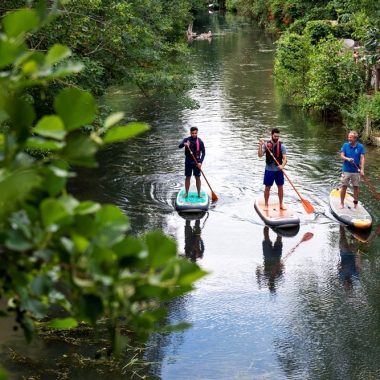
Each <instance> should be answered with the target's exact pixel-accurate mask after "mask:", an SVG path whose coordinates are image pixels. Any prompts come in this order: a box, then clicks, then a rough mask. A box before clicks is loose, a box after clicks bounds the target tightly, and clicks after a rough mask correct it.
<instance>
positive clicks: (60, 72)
mask: <svg viewBox="0 0 380 380" xmlns="http://www.w3.org/2000/svg"><path fill="white" fill-rule="evenodd" d="M83 68H84V65H83V64H82V63H80V62H65V63H62V64H60V65H59V66H58V67H57V68H56V69H55V70H54V71H53V72H51V73H47V75H41V76H42V77H45V76H46V79H58V78H64V77H67V76H68V75H72V74H76V73H79V72H80V71H82V70H83Z"/></svg>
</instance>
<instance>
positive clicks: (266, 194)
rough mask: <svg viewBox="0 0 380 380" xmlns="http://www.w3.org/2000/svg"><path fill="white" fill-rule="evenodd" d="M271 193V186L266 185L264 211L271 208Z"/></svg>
mask: <svg viewBox="0 0 380 380" xmlns="http://www.w3.org/2000/svg"><path fill="white" fill-rule="evenodd" d="M269 193H270V186H265V189H264V205H265V206H264V209H263V210H264V211H268V208H269V205H268V203H269Z"/></svg>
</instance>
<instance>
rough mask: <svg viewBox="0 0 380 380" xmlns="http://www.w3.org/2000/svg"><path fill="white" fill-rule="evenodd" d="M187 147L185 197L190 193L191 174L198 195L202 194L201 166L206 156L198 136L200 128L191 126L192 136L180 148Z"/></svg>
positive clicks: (184, 140) (185, 139)
mask: <svg viewBox="0 0 380 380" xmlns="http://www.w3.org/2000/svg"><path fill="white" fill-rule="evenodd" d="M184 147H185V177H186V178H185V192H186V194H185V197H187V196H188V194H189V188H190V180H191V175H192V174H193V175H194V177H195V183H196V186H197V191H198V196H199V197H200V196H201V170H200V169H201V167H202V163H203V160H204V158H205V156H206V149H205V146H204V144H203V141H202V140H201V139H200V138H199V137H198V128H197V127H191V128H190V136H189V137H185V138H184V139H183V140H182V142H181V144H179V145H178V148H180V149H181V148H184Z"/></svg>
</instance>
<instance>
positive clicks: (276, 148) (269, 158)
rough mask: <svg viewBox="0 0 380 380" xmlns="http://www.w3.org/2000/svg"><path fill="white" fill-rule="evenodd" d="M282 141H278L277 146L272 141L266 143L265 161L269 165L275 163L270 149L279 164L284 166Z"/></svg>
mask: <svg viewBox="0 0 380 380" xmlns="http://www.w3.org/2000/svg"><path fill="white" fill-rule="evenodd" d="M281 145H282V144H281V141H278V142H277V144H273V142H272V141H267V143H266V149H265V161H266V163H267V165H271V164H273V163H275V161H274V159H273V157H272V156H271V155H270V153H269V152H268V149H270V151H271V152H272V154H273V156H275V157H276V160H277V161H278V162H279V164H280V165H281V164H282V149H281Z"/></svg>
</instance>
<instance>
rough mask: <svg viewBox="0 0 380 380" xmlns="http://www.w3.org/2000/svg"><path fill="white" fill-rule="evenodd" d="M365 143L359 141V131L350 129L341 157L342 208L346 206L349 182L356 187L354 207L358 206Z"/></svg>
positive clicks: (341, 150)
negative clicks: (345, 199)
mask: <svg viewBox="0 0 380 380" xmlns="http://www.w3.org/2000/svg"><path fill="white" fill-rule="evenodd" d="M364 155H365V149H364V145H363V144H361V143H359V142H358V133H357V132H356V131H350V132H349V134H348V142H345V143H344V144H343V145H342V148H341V149H340V157H341V159H342V160H343V166H342V176H341V184H342V186H341V188H340V208H341V209H342V208H344V198H345V197H346V191H347V187H348V185H349V183H350V182H351V185H352V187H353V189H354V194H353V196H354V201H353V203H354V208H357V206H358V201H359V182H360V176H364V164H365V156H364Z"/></svg>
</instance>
